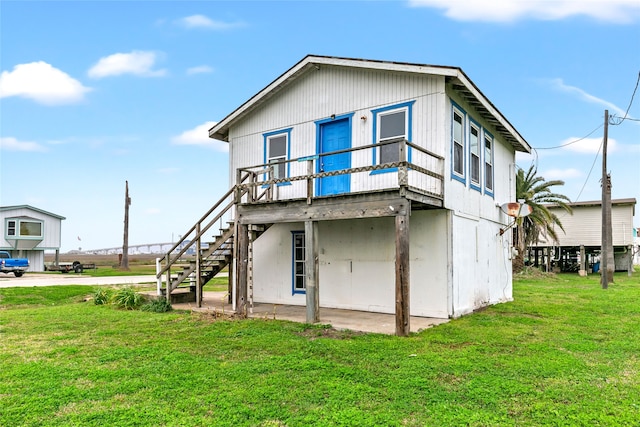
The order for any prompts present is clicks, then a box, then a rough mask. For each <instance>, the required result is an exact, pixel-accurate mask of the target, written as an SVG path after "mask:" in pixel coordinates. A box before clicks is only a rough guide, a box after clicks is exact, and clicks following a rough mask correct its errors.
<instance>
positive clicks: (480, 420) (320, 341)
mask: <svg viewBox="0 0 640 427" xmlns="http://www.w3.org/2000/svg"><path fill="white" fill-rule="evenodd" d="M615 279H616V283H614V284H612V285H610V287H609V289H608V290H602V289H600V285H599V282H598V280H599V277H598V276H595V275H592V276H589V277H587V278H580V277H578V276H577V275H557V276H542V275H539V276H526V277H518V278H516V280H515V282H514V298H515V300H514V302H512V303H507V304H501V305H497V306H493V307H490V308H488V309H486V310H482V311H480V312H478V313H475V314H472V315H469V316H466V317H464V318H461V319H456V320H453V321H451V322H449V323H447V324H444V325H440V326H437V327H434V328H432V329H429V330H426V331H423V332H421V333H419V334H413V335H411V336H410V337H408V338H398V337H394V336H384V335H375V334H358V333H350V332H336V331H332V330H330V329H327V328H326V327H322V326H313V327H312V326H309V325H302V324H295V323H289V322H283V321H274V320H224V321H222V320H214V319H212V318H211V317H206V316H205V317H201V316H199V315H195V314H191V313H183V312H182V313H181V312H169V313H162V314H158V313H149V312H142V311H120V310H116V309H114V308H112V307H110V306H96V305H94V304H93V303H91V302H81V301H82V300H83V297H84V296H86V295H87V294H91V292H92V291H93V289H92V288H90V287H83V286H68V287H56V289H52V288H19V289H0V346H1V351H0V366H1V369H0V425H1V426H217V425H223V426H224V425H229V426H424V425H429V426H460V425H470V426H502V425H504V426H539V425H549V426H581V425H583V426H615V425H620V426H629V425H638V422H639V421H638V420H640V274H639V273H638V272H636V273H635V275H634V277H631V278H629V277H627V276H626V274H619V275H618V274H616V278H615Z"/></svg>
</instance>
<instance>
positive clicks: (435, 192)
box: [234, 139, 444, 335]
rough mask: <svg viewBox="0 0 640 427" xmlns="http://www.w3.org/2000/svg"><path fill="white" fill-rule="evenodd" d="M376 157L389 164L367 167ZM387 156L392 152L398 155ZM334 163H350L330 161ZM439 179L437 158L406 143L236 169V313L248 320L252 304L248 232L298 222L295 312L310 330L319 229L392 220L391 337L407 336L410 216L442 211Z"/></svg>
mask: <svg viewBox="0 0 640 427" xmlns="http://www.w3.org/2000/svg"><path fill="white" fill-rule="evenodd" d="M376 150H386V151H387V155H386V156H385V158H386V159H390V158H391V161H389V162H387V163H382V164H375V163H374V164H371V163H372V162H371V159H372V158H373V159H375V158H376V154H375V151H376ZM389 152H391V153H393V152H397V156H393V155H389ZM340 156H343V157H348V159H345V158H343V159H339V158H338V159H336V157H340ZM394 157H395V158H394ZM378 158H379V157H378ZM335 165H342V167H336V166H335ZM345 166H346V167H345ZM443 174H444V158H443V157H442V156H439V155H437V154H435V153H432V152H430V151H429V150H426V149H424V148H423V147H420V146H418V145H416V144H413V143H411V142H409V141H407V140H405V139H393V140H389V141H384V142H381V143H377V144H373V145H367V146H362V147H353V148H349V149H345V150H339V151H333V152H328V153H322V154H317V155H312V156H306V157H299V158H294V159H290V160H280V161H274V162H270V163H266V164H260V165H256V166H251V167H245V168H240V169H238V170H237V172H236V179H237V181H236V185H235V224H236V241H235V247H236V251H237V252H236V257H237V258H236V259H237V260H238V262H237V263H236V268H237V271H236V282H235V292H234V303H235V304H234V305H235V307H236V310H237V312H240V313H248V307H249V306H250V305H252V304H253V288H252V286H253V285H252V282H253V278H252V275H253V271H252V270H253V269H252V263H253V251H252V250H251V247H252V244H253V241H254V240H255V239H257V238H258V237H259V236H257V235H256V234H255V233H254V232H253V231H252V230H253V227H256V226H260V227H263V228H262V229H264V228H268V227H270V226H271V225H273V224H277V223H304V240H305V244H304V247H305V257H304V259H305V268H304V270H305V273H304V274H305V283H306V292H305V294H306V306H303V307H301V309H302V310H305V307H306V320H307V322H308V323H318V322H320V321H321V319H322V318H323V317H325V314H324V311H325V310H328V309H325V308H322V313H323V314H322V315H321V314H320V307H319V292H320V290H319V289H320V288H321V287H322V284H321V280H322V279H321V278H320V277H319V261H318V260H319V248H318V223H319V222H320V221H335V220H352V219H364V218H378V217H394V218H395V245H396V256H395V307H396V308H395V331H396V334H397V335H407V334H408V333H409V332H410V331H411V330H412V328H411V326H410V317H411V316H410V313H409V277H410V275H409V262H410V261H409V260H410V256H409V241H410V239H409V237H410V235H409V219H410V215H411V211H412V210H423V209H440V208H442V207H443ZM245 261H246V262H245ZM391 316H393V315H391Z"/></svg>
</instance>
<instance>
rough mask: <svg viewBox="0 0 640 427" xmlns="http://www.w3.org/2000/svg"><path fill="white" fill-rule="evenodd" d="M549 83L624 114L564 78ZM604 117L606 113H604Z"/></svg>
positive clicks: (560, 89) (617, 108)
mask: <svg viewBox="0 0 640 427" xmlns="http://www.w3.org/2000/svg"><path fill="white" fill-rule="evenodd" d="M639 3H640V2H639ZM549 83H550V85H551V87H552V88H553V89H555V90H558V91H561V92H566V93H570V94H572V95H575V96H576V97H577V98H579V99H582V100H583V101H587V102H589V103H591V104H598V105H601V106H603V107H606V108H608V109H609V110H612V111H615V112H616V113H618V114H619V115H620V116H624V110H623V109H622V108H620V107H618V106H617V105H615V104H613V103H611V102H609V101H606V100H604V99H602V98H598V97H597V96H593V95H591V94H590V93H587V92H586V91H584V90H582V89H580V88H579V87H575V86H570V85H567V84H565V83H564V81H563V80H562V79H551V80H549ZM603 119H604V115H603Z"/></svg>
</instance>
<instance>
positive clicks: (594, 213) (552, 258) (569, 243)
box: [529, 198, 636, 272]
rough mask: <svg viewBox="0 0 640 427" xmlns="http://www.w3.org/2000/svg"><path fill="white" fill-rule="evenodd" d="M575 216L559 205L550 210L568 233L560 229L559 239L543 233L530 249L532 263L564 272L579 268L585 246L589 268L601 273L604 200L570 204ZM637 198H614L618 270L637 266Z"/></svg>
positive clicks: (615, 247) (612, 202)
mask: <svg viewBox="0 0 640 427" xmlns="http://www.w3.org/2000/svg"><path fill="white" fill-rule="evenodd" d="M569 206H571V209H572V210H573V215H571V214H568V213H567V212H566V211H565V210H563V209H562V208H560V207H556V206H553V205H551V206H549V207H548V208H549V210H550V211H551V212H552V213H553V214H555V215H557V216H558V217H559V218H560V221H561V222H562V226H563V228H564V232H563V231H562V230H559V229H556V234H557V236H558V241H557V242H555V241H552V240H550V239H547V238H546V236H545V235H541V236H540V237H539V239H538V241H537V242H535V243H534V244H533V245H532V246H531V247H530V248H529V262H530V263H532V264H534V265H539V266H547V268H556V269H559V270H560V271H578V270H579V266H580V253H581V248H582V251H583V252H584V254H585V270H586V271H587V272H597V271H598V268H599V264H598V261H600V248H601V246H602V202H601V201H600V200H596V201H590V202H576V203H569ZM635 206H636V199H633V198H630V199H616V200H612V201H611V232H612V235H611V236H612V238H613V256H614V260H615V270H616V271H627V270H628V269H629V268H630V266H632V265H633V253H634V228H633V216H634V214H635Z"/></svg>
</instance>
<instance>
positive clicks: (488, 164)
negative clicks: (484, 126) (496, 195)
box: [484, 131, 493, 195]
mask: <svg viewBox="0 0 640 427" xmlns="http://www.w3.org/2000/svg"><path fill="white" fill-rule="evenodd" d="M484 188H485V193H487V194H490V195H493V136H492V135H491V134H490V133H488V132H487V131H485V132H484Z"/></svg>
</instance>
